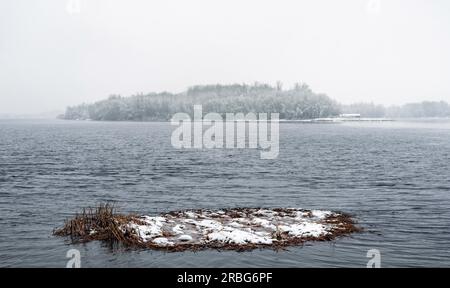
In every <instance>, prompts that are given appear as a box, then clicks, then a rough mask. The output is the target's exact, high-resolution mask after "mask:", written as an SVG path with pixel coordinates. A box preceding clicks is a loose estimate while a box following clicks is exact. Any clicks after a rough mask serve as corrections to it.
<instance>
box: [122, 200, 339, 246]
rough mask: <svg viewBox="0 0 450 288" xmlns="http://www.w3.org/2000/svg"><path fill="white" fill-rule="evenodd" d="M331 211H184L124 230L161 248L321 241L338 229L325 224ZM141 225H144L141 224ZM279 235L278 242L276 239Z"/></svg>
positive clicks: (139, 221) (145, 219) (141, 220)
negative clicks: (307, 240) (322, 237)
mask: <svg viewBox="0 0 450 288" xmlns="http://www.w3.org/2000/svg"><path fill="white" fill-rule="evenodd" d="M332 215H338V214H335V213H333V212H331V211H322V210H312V211H306V210H301V209H296V208H290V209H283V210H279V209H278V210H271V209H229V210H218V211H210V210H204V211H184V212H181V213H170V214H163V215H160V216H158V217H150V216H143V217H140V218H137V219H136V221H135V222H133V221H132V222H130V223H128V224H127V225H126V228H127V229H128V230H129V231H131V232H132V233H136V235H137V236H138V237H139V239H140V240H141V241H142V242H144V243H145V242H152V243H154V244H156V245H158V246H161V247H167V246H173V245H177V244H178V245H183V243H189V244H192V243H194V244H200V245H204V244H211V243H213V244H214V243H216V244H220V243H221V244H224V245H225V244H235V245H246V244H259V245H271V244H273V243H274V242H275V241H289V240H290V239H292V238H302V237H304V238H308V239H309V238H311V237H321V236H325V235H327V234H329V233H332V231H333V229H340V227H341V226H340V223H334V222H333V223H331V222H327V221H326V219H327V217H328V216H332ZM142 223H144V224H142ZM280 233H283V235H285V236H283V237H282V239H279V237H280Z"/></svg>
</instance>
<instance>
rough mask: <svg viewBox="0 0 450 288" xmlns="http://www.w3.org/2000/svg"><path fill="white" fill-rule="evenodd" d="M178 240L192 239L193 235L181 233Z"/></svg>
mask: <svg viewBox="0 0 450 288" xmlns="http://www.w3.org/2000/svg"><path fill="white" fill-rule="evenodd" d="M178 240H180V241H183V242H186V241H192V236H190V235H181V236H180V237H178Z"/></svg>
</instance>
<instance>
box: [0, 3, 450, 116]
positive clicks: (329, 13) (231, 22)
mask: <svg viewBox="0 0 450 288" xmlns="http://www.w3.org/2000/svg"><path fill="white" fill-rule="evenodd" d="M69 2H77V1H76V0H74V1H70V0H39V1H34V0H1V1H0V113H2V114H5V113H7V114H17V113H38V112H45V111H51V110H61V111H62V110H64V108H65V107H66V106H67V105H74V104H78V103H81V102H93V101H96V100H99V99H102V98H105V97H107V96H108V95H109V94H112V93H118V94H122V95H130V94H133V93H136V92H144V93H145V92H151V91H163V90H167V91H172V92H179V91H182V90H184V89H186V88H187V87H188V86H191V85H194V84H210V83H223V84H227V83H234V82H239V83H241V82H247V83H253V82H254V81H259V82H268V83H273V84H274V83H275V82H276V81H277V80H280V81H282V82H283V83H284V84H285V86H290V85H292V84H293V83H294V82H298V81H300V82H306V83H308V84H309V85H310V86H311V87H312V88H313V90H314V91H317V92H324V93H326V94H328V95H329V96H331V97H332V98H334V99H336V100H338V101H341V102H344V103H349V102H359V101H365V102H367V101H374V102H377V103H384V104H400V103H405V102H412V101H421V100H446V101H449V102H450V81H449V79H450V1H448V0H389V1H383V0H380V1H377V0H339V1H336V0H303V1H300V0H292V1H282V0H273V1H264V0H251V1H250V0H245V1H244V0H222V1H215V0H189V1H186V0H177V1H175V0H160V1H150V0H141V1H139V0H80V1H79V2H80V4H81V5H80V9H78V7H77V5H76V3H75V5H67V4H68V3H69ZM67 6H69V9H68V7H67Z"/></svg>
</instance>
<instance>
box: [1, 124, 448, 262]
mask: <svg viewBox="0 0 450 288" xmlns="http://www.w3.org/2000/svg"><path fill="white" fill-rule="evenodd" d="M171 131H172V127H170V125H169V124H167V123H124V122H121V123H101V122H70V121H57V120H49V121H44V120H39V121H31V120H0V228H1V229H0V266H2V267H5V266H6V267H9V266H26V267H37V266H45V267H64V266H65V265H66V262H67V260H68V259H66V252H67V250H68V249H70V248H76V249H79V250H80V252H81V257H82V259H81V264H82V266H84V267H134V266H138V267H167V266H168V267H186V266H188V267H196V266H200V267H227V266H238V267H241V266H244V267H255V266H256V267H305V266H307V267H309V266H313V267H336V266H352V267H365V265H366V263H367V261H368V260H369V259H368V258H367V257H366V253H367V251H368V250H369V249H379V250H380V252H381V263H382V266H384V267H392V266H394V267H398V266H400V267H411V266H445V267H449V266H450V122H448V121H446V122H445V121H427V122H423V121H422V122H419V121H414V122H412V121H411V122H393V123H372V124H358V123H354V124H294V123H291V124H289V123H285V124H281V125H280V155H279V158H278V159H276V160H261V159H260V157H259V151H256V150H203V151H186V150H184V151H182V150H175V149H174V148H172V146H171V144H170V135H171ZM106 201H114V202H116V203H117V205H118V206H119V207H120V209H121V211H122V212H137V213H145V214H155V213H159V212H167V211H171V210H178V209H186V208H224V207H243V206H245V207H261V206H262V207H302V208H305V209H313V208H314V209H327V210H339V211H344V212H348V213H352V214H354V215H355V217H356V218H357V220H358V221H359V223H360V225H361V226H362V227H364V229H365V232H363V233H359V234H354V235H353V236H351V237H346V238H341V239H338V240H337V241H335V242H333V243H310V244H307V245H305V246H303V247H293V248H290V249H288V250H287V251H279V252H275V251H271V250H256V251H253V252H245V253H238V252H217V251H202V252H196V253H193V252H183V253H163V252H154V251H143V250H131V251H130V250H124V249H111V247H108V246H107V245H104V244H101V243H98V242H93V243H88V244H78V245H71V244H70V243H69V242H68V241H67V239H64V238H58V237H54V236H52V230H53V229H54V228H56V227H58V226H60V225H61V224H62V223H63V221H64V219H66V218H67V217H69V216H70V215H72V214H73V213H74V212H76V211H78V210H79V209H80V208H82V207H86V206H93V205H96V204H98V203H101V202H106Z"/></svg>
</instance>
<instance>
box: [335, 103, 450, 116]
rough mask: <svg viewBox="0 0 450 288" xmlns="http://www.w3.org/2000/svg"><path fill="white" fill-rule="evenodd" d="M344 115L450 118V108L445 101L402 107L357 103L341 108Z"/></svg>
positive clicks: (410, 104) (411, 104)
mask: <svg viewBox="0 0 450 288" xmlns="http://www.w3.org/2000/svg"><path fill="white" fill-rule="evenodd" d="M341 111H342V113H359V114H361V116H362V117H376V118H378V117H388V118H426V117H428V118H430V117H450V106H449V104H448V103H447V102H444V101H424V102H420V103H409V104H405V105H402V106H390V107H384V106H383V105H376V104H373V103H357V104H351V105H343V106H341Z"/></svg>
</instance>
